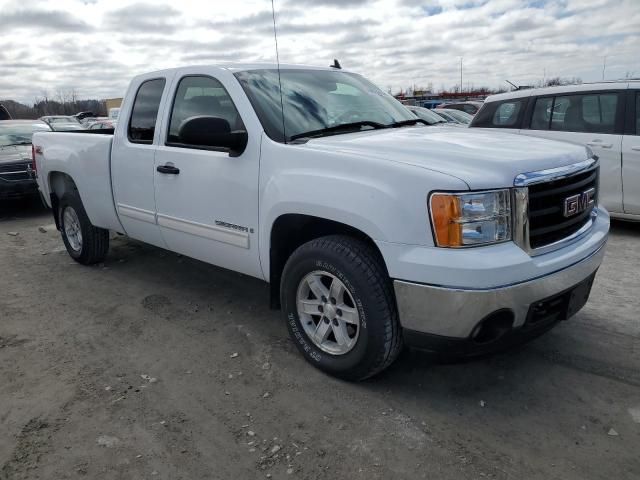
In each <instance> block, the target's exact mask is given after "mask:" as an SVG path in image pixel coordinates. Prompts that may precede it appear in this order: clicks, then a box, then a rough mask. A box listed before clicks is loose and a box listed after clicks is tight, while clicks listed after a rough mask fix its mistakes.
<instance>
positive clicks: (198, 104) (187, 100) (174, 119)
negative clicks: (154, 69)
mask: <svg viewBox="0 0 640 480" xmlns="http://www.w3.org/2000/svg"><path fill="white" fill-rule="evenodd" d="M202 117H208V119H204V121H207V122H214V123H209V125H214V124H215V126H216V130H220V131H216V132H211V135H210V137H209V138H206V132H205V141H206V144H205V143H203V142H202V141H198V142H197V143H194V142H193V141H192V140H191V137H189V133H186V130H185V129H184V128H183V127H184V126H185V124H187V122H189V121H190V120H194V119H196V118H201V119H202ZM192 124H193V122H192ZM203 125H204V124H203ZM244 128H245V127H244V124H243V123H242V119H241V118H240V114H239V113H238V110H237V109H236V107H235V105H234V104H233V101H232V100H231V97H230V96H229V94H228V93H227V91H226V89H225V88H224V86H223V85H222V84H221V83H220V82H219V81H218V80H216V79H214V78H211V77H202V76H190V77H184V78H183V79H182V80H180V84H179V85H178V89H177V91H176V97H175V100H174V103H173V111H172V112H171V121H170V124H169V134H168V137H167V145H173V146H180V147H189V146H195V145H198V146H204V147H213V148H216V147H220V148H224V147H225V146H226V145H221V144H218V143H220V142H219V141H218V140H217V139H216V133H223V134H224V133H230V132H233V131H239V130H244ZM200 140H202V137H200Z"/></svg>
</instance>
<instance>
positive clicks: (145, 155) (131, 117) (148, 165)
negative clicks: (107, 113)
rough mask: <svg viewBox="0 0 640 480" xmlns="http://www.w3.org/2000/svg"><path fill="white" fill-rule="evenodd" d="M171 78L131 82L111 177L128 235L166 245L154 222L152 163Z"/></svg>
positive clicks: (119, 211)
mask: <svg viewBox="0 0 640 480" xmlns="http://www.w3.org/2000/svg"><path fill="white" fill-rule="evenodd" d="M170 81H171V78H168V77H167V76H160V77H158V76H153V77H150V78H144V77H142V78H141V79H139V80H138V81H137V84H135V85H133V84H132V85H131V87H130V89H129V92H128V94H127V98H126V99H125V104H124V105H123V115H122V117H121V121H120V122H119V124H118V126H117V129H116V135H115V137H114V142H113V149H112V155H111V176H112V179H113V193H114V198H115V204H116V208H117V210H118V216H119V217H120V221H121V223H122V226H123V227H124V229H125V232H126V234H127V235H128V236H130V237H132V238H135V239H138V240H141V241H144V242H147V243H150V244H152V245H156V246H159V247H163V248H166V244H165V242H164V240H163V238H162V235H161V233H160V229H159V228H158V225H157V223H156V204H155V191H154V184H153V182H154V162H155V154H156V150H157V146H158V141H159V128H157V126H158V118H159V114H160V113H161V112H162V110H163V108H162V107H163V106H164V105H165V104H166V103H167V102H169V99H167V98H166V97H167V95H168V93H167V91H168V90H169V84H170Z"/></svg>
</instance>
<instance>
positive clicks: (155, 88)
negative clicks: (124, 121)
mask: <svg viewBox="0 0 640 480" xmlns="http://www.w3.org/2000/svg"><path fill="white" fill-rule="evenodd" d="M166 83H167V82H166V80H165V79H164V78H155V79H153V80H146V81H145V82H143V83H142V84H141V85H140V87H139V88H138V92H137V93H136V98H135V100H134V102H133V108H132V109H131V118H130V120H129V128H128V132H127V135H128V137H129V141H130V142H131V143H142V144H152V143H153V136H154V134H155V129H156V123H157V120H158V110H159V109H160V100H161V99H162V93H163V92H164V87H165V84H166Z"/></svg>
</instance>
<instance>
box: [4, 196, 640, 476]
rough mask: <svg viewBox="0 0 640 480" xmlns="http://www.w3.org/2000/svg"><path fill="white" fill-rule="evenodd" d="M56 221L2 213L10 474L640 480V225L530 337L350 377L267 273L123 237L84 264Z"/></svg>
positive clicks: (29, 210)
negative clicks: (316, 350)
mask: <svg viewBox="0 0 640 480" xmlns="http://www.w3.org/2000/svg"><path fill="white" fill-rule="evenodd" d="M50 223H51V218H50V216H49V214H48V213H47V212H45V211H44V210H43V209H42V208H40V207H39V206H38V205H37V204H33V205H28V204H24V203H14V204H10V205H9V206H7V205H4V207H2V211H1V212H0V272H1V274H0V478H1V479H26V478H29V479H55V480H60V479H71V478H72V479H75V478H90V479H146V478H148V479H172V480H173V479H197V480H200V479H238V480H240V479H254V478H255V479H261V478H274V479H287V478H301V479H395V478H398V479H413V478H429V479H455V480H461V479H482V478H498V479H507V478H509V479H563V480H565V479H607V480H619V479H638V478H640V314H639V312H640V269H639V266H640V224H639V225H624V224H616V225H614V228H613V231H612V236H611V240H610V243H609V247H608V253H607V257H606V260H605V263H604V265H603V267H602V268H601V270H600V273H599V275H598V278H597V281H596V284H595V287H594V291H593V294H592V297H591V300H590V301H589V303H588V304H587V306H586V307H585V308H584V310H583V311H582V312H580V314H579V315H578V316H577V317H576V318H574V319H573V320H571V321H569V322H564V323H563V324H561V325H559V326H558V327H557V328H555V329H554V330H553V331H551V332H550V333H548V334H547V335H545V336H543V337H541V338H539V339H538V340H536V341H534V342H533V343H531V344H529V345H527V346H526V347H524V348H521V349H519V350H517V351H512V352H508V353H505V354H500V355H496V356H493V357H490V358H486V359H482V360H477V361H473V362H469V363H463V364H455V365H452V364H449V365H444V364H435V363H434V362H432V361H430V360H429V359H428V358H427V357H425V356H423V355H420V354H415V353H405V354H403V356H402V357H401V358H400V360H399V361H398V362H397V363H396V364H395V365H394V366H393V367H392V368H391V369H390V370H388V371H387V372H385V373H384V374H382V375H380V376H378V377H376V378H375V379H372V380H370V381H367V382H364V383H359V384H349V383H345V382H342V381H339V380H335V379H333V378H330V377H327V376H326V375H324V374H322V373H321V372H319V371H317V370H315V369H313V368H312V367H310V366H309V365H307V364H306V363H305V362H304V360H303V359H302V357H301V356H300V355H299V354H298V353H297V350H296V348H295V346H294V345H293V343H292V342H291V341H290V340H289V339H288V336H287V331H286V327H285V324H284V322H283V320H282V319H281V317H280V313H279V312H274V311H270V310H269V309H268V306H267V304H268V288H267V286H266V285H265V284H263V283H261V282H259V281H257V280H254V279H251V278H248V277H244V276H241V275H237V274H235V273H230V272H228V271H224V270H221V269H217V268H214V267H211V266H208V265H205V264H202V263H199V262H196V261H193V260H190V259H188V258H184V257H180V256H178V255H175V254H172V253H169V252H166V251H163V250H160V249H157V248H153V247H148V246H145V245H142V244H140V243H138V242H134V241H131V240H128V239H125V238H118V239H116V240H114V241H113V242H112V249H111V253H110V255H109V258H108V260H107V262H106V263H105V264H104V265H101V266H95V267H82V266H80V265H77V264H76V263H74V262H73V261H72V260H71V259H70V257H69V256H68V255H67V253H66V251H64V249H63V245H62V241H61V239H60V236H59V234H58V232H56V231H55V230H51V229H49V230H48V231H46V229H43V230H45V231H44V232H42V231H40V230H39V227H41V226H46V225H48V224H50Z"/></svg>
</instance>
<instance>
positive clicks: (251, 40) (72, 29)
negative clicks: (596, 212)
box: [0, 0, 640, 102]
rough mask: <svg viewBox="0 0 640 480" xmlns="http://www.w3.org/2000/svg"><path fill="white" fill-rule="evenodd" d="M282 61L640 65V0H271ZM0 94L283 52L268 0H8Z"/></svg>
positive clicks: (106, 86) (415, 79) (395, 81)
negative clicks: (274, 7) (277, 50)
mask: <svg viewBox="0 0 640 480" xmlns="http://www.w3.org/2000/svg"><path fill="white" fill-rule="evenodd" d="M275 6H276V19H277V24H278V41H279V46H280V60H281V62H289V63H306V64H315V65H328V64H329V63H331V62H332V60H333V58H334V57H337V58H338V59H340V62H341V63H342V65H343V66H344V67H345V68H348V69H350V70H354V71H357V72H360V73H362V74H364V75H365V76H367V77H368V78H370V79H372V80H373V81H375V82H376V83H377V84H378V85H380V86H381V87H382V88H384V89H385V90H386V89H387V88H389V87H392V89H393V91H394V92H395V91H397V90H399V89H400V88H401V87H402V88H406V87H410V86H411V85H413V84H416V85H423V86H426V85H428V84H429V83H431V84H432V85H433V87H434V88H435V89H440V88H441V87H443V86H447V87H452V86H454V85H457V84H459V82H460V57H463V62H462V63H463V85H464V86H465V88H466V87H467V86H468V85H469V86H471V85H474V86H476V87H477V86H481V85H482V86H485V85H486V86H491V87H496V86H505V83H504V80H505V79H509V80H511V81H512V82H514V83H517V84H535V83H536V82H539V81H541V80H542V79H543V77H545V76H546V77H547V78H548V77H555V76H562V77H580V78H582V79H583V80H584V81H595V80H600V79H601V78H602V70H603V62H604V61H605V56H606V69H605V77H606V78H607V79H613V78H621V77H625V76H627V75H630V74H631V75H635V76H636V77H640V49H639V48H638V46H639V45H640V0H378V1H373V0H372V1H369V0H275ZM0 32H1V33H0V73H1V75H0V98H13V99H17V100H21V101H25V102H32V101H33V99H34V98H35V97H40V96H42V94H43V92H45V91H47V92H48V93H49V95H50V96H52V95H55V94H56V92H58V91H64V90H67V91H68V90H70V89H75V90H76V92H77V93H78V95H79V96H80V97H81V98H96V97H97V98H107V97H114V96H121V95H122V94H123V93H124V90H125V88H126V85H127V82H128V80H129V78H130V77H131V76H132V75H134V74H137V73H142V72H146V71H150V70H155V69H160V68H166V67H172V66H179V65H188V64H204V63H228V62H242V61H264V62H273V61H275V49H274V41H273V24H272V17H271V0H234V1H231V0H208V1H206V0H201V1H195V0H180V1H169V0H127V1H125V0H55V1H54V0H49V1H42V0H0Z"/></svg>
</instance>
